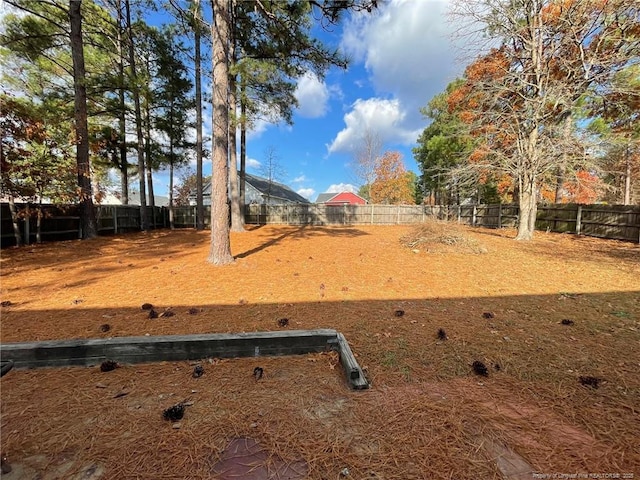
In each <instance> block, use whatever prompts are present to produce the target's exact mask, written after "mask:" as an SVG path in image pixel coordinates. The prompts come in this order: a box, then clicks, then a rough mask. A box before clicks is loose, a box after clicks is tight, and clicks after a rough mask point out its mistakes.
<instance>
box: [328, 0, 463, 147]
mask: <svg viewBox="0 0 640 480" xmlns="http://www.w3.org/2000/svg"><path fill="white" fill-rule="evenodd" d="M449 3H450V2H449V1H447V0H389V1H388V2H385V3H384V4H382V6H381V7H380V8H379V9H377V11H376V13H375V14H362V13H360V14H354V15H352V16H351V17H350V19H349V22H348V23H347V25H346V26H345V28H344V34H343V37H342V48H343V49H344V50H345V51H346V52H347V54H348V55H350V56H351V58H352V59H354V60H355V61H359V62H364V64H365V68H366V70H367V72H368V74H369V80H370V81H371V83H372V84H373V86H374V89H375V91H376V94H377V96H376V97H373V98H369V99H359V100H357V101H356V102H355V103H353V105H352V106H351V110H350V111H349V112H348V113H347V114H346V115H345V116H344V121H345V128H344V129H343V130H342V131H340V132H339V133H338V134H337V136H336V137H335V138H334V139H333V141H332V143H331V144H330V145H329V147H328V149H329V153H333V152H349V151H352V150H353V148H354V147H355V145H356V144H357V142H358V140H359V139H360V138H362V133H363V132H364V130H365V129H366V128H368V129H370V130H372V131H373V132H374V133H377V134H378V135H380V137H381V139H382V140H383V142H385V143H399V144H410V143H413V142H415V141H416V139H417V136H418V135H419V133H420V132H421V131H422V130H423V129H424V126H425V120H424V119H423V118H422V115H421V114H420V108H421V107H423V106H425V105H426V104H427V102H428V101H429V100H430V99H431V98H432V97H433V96H434V95H436V94H438V93H440V92H442V91H444V89H445V87H446V86H447V84H448V83H450V82H451V81H452V80H454V79H455V78H456V77H457V76H459V75H460V74H461V73H462V71H463V65H462V64H461V63H460V62H458V61H457V55H458V50H457V48H456V46H455V45H454V41H453V40H452V33H453V32H454V31H455V28H456V27H455V25H453V24H451V23H450V22H448V21H447V10H448V7H449ZM357 82H358V80H356V85H358V83H357Z"/></svg>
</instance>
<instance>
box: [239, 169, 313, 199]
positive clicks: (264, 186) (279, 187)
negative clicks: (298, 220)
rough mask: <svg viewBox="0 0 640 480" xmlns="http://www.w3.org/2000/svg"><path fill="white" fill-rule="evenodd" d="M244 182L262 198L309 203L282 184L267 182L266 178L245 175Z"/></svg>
mask: <svg viewBox="0 0 640 480" xmlns="http://www.w3.org/2000/svg"><path fill="white" fill-rule="evenodd" d="M245 180H246V182H247V183H249V184H251V186H253V188H255V189H256V190H258V191H259V192H260V193H262V195H264V196H270V197H277V198H283V199H285V200H288V201H290V202H294V203H309V200H307V199H306V198H304V197H303V196H302V195H300V194H298V193H296V192H294V191H293V190H291V189H290V188H289V187H287V186H286V185H283V184H282V183H278V182H273V181H272V182H269V180H267V179H266V178H262V177H256V176H255V175H250V174H248V173H245Z"/></svg>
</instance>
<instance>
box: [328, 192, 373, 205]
mask: <svg viewBox="0 0 640 480" xmlns="http://www.w3.org/2000/svg"><path fill="white" fill-rule="evenodd" d="M340 195H346V196H353V197H356V198H359V199H361V200H362V201H363V202H364V203H367V200H366V199H364V198H362V197H361V196H360V195H358V194H357V193H353V192H347V191H344V192H337V193H321V194H320V195H318V198H316V203H330V202H331V201H332V200H334V199H335V198H336V197H339V196H340ZM340 202H341V203H348V202H344V201H343V200H341V201H340Z"/></svg>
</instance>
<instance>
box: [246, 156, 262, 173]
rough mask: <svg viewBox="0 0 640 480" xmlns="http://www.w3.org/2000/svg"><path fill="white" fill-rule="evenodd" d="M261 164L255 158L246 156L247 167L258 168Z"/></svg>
mask: <svg viewBox="0 0 640 480" xmlns="http://www.w3.org/2000/svg"><path fill="white" fill-rule="evenodd" d="M261 166H262V164H261V163H260V162H259V161H258V160H256V159H255V158H247V168H252V169H254V170H258V169H259V168H260V167H261Z"/></svg>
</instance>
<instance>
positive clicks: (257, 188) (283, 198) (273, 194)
mask: <svg viewBox="0 0 640 480" xmlns="http://www.w3.org/2000/svg"><path fill="white" fill-rule="evenodd" d="M238 177H239V175H238ZM244 197H245V203H246V204H247V205H249V204H252V203H254V204H266V205H281V204H283V203H310V202H309V200H307V199H306V198H304V197H303V196H302V195H300V194H298V193H296V192H294V191H293V190H291V189H290V188H289V187H287V186H286V185H283V184H282V183H278V182H273V181H269V180H268V179H266V178H262V177H256V176H255V175H250V174H248V173H245V190H244ZM202 203H203V204H204V205H211V182H207V183H205V184H204V185H203V186H202ZM189 204H190V205H195V204H196V194H195V192H193V191H192V192H191V194H189Z"/></svg>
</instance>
